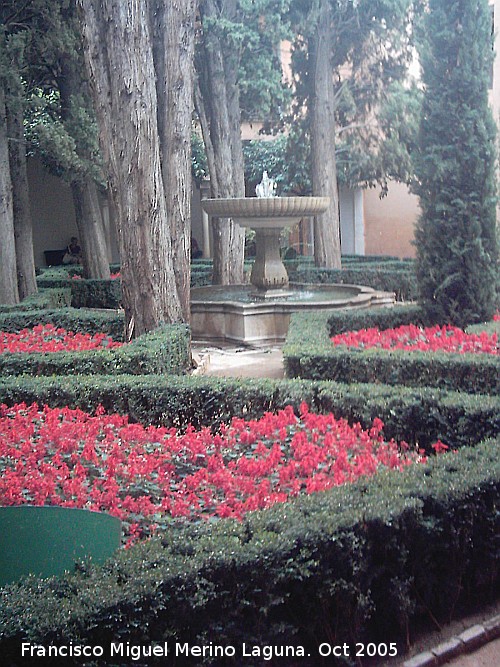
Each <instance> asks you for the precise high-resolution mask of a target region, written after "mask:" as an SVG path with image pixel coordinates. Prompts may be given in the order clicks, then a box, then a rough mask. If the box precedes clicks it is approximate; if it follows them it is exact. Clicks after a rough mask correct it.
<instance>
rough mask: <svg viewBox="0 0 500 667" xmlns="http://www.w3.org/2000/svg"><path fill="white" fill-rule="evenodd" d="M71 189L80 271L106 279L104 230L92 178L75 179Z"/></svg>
mask: <svg viewBox="0 0 500 667" xmlns="http://www.w3.org/2000/svg"><path fill="white" fill-rule="evenodd" d="M71 192H72V194H73V204H74V207H75V216H76V226H77V228H78V234H79V237H80V244H81V247H82V256H83V274H84V276H85V277H86V278H96V279H101V280H109V276H110V271H109V259H108V249H107V245H106V234H105V231H104V222H103V219H102V213H101V208H100V206H99V195H98V192H97V186H96V184H95V181H94V179H93V178H91V177H90V176H87V177H84V178H82V179H75V180H74V181H73V182H72V183H71Z"/></svg>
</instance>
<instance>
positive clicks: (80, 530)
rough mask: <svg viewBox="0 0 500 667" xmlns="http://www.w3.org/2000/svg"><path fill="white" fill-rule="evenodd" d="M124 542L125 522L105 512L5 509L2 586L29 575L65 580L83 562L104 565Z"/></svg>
mask: <svg viewBox="0 0 500 667" xmlns="http://www.w3.org/2000/svg"><path fill="white" fill-rule="evenodd" d="M120 542H121V522H120V520H119V519H117V518H116V517H113V516H110V515H109V514H106V513H103V512H91V511H89V510H81V509H75V508H72V507H71V508H70V507H32V506H31V505H22V506H15V507H0V586H4V585H5V584H8V583H11V582H14V581H17V580H18V579H19V578H20V577H22V576H25V575H28V574H35V575H37V576H39V577H50V576H52V575H61V574H63V573H64V572H67V571H71V570H73V569H74V567H75V562H76V561H80V560H82V559H88V558H91V559H92V562H94V563H102V562H103V561H105V560H106V559H107V558H109V557H110V556H112V555H113V553H114V552H115V551H116V550H117V549H118V548H119V547H120Z"/></svg>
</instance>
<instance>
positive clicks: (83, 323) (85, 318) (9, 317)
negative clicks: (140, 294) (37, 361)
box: [0, 308, 125, 340]
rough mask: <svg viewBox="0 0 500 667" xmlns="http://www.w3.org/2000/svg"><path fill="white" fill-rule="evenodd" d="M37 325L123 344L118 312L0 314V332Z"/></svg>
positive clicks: (80, 310)
mask: <svg viewBox="0 0 500 667" xmlns="http://www.w3.org/2000/svg"><path fill="white" fill-rule="evenodd" d="M39 324H53V325H54V326H57V327H61V328H63V329H66V331H73V332H74V333H88V334H90V335H93V334H95V333H106V334H107V335H108V336H111V338H113V340H123V334H124V328H125V323H124V317H123V313H122V312H112V311H97V310H86V309H83V308H60V309H57V310H55V309H47V310H37V311H34V310H28V311H25V310H17V311H15V312H11V313H3V314H2V313H0V331H8V332H10V333H15V332H17V331H21V330H22V329H32V328H33V327H35V326H37V325H39Z"/></svg>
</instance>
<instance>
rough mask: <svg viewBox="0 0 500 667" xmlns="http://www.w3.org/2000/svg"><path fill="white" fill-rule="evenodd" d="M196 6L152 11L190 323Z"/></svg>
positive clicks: (177, 258) (179, 278) (159, 2)
mask: <svg viewBox="0 0 500 667" xmlns="http://www.w3.org/2000/svg"><path fill="white" fill-rule="evenodd" d="M195 5H196V2H195V0H186V1H185V2H184V3H182V4H180V5H179V4H177V3H171V2H167V3H165V2H164V0H155V1H154V2H152V3H151V9H150V16H151V25H152V31H151V33H152V36H153V57H154V63H155V70H156V94H157V99H158V131H159V136H160V147H161V166H162V174H163V186H164V189H165V193H166V195H167V197H168V198H169V201H168V213H169V215H168V223H169V228H170V235H171V237H172V238H173V239H176V243H175V244H174V245H173V246H172V252H173V260H174V271H175V282H176V285H177V291H178V293H179V298H180V301H181V304H182V307H183V313H182V315H183V318H184V320H185V321H186V322H188V321H189V319H190V308H189V304H190V271H191V123H190V122H187V119H190V118H191V114H192V110H193V77H194V71H193V69H194V65H193V58H194V35H195V29H194V17H195ZM172 44H175V45H176V48H172V46H171V45H172ZM174 96H175V97H174ZM169 193H175V194H174V195H173V196H170V194H169Z"/></svg>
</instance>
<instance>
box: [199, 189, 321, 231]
mask: <svg viewBox="0 0 500 667" xmlns="http://www.w3.org/2000/svg"><path fill="white" fill-rule="evenodd" d="M329 202H330V198H329V197H241V198H238V197H235V198H234V199H231V198H229V199H202V201H201V206H202V208H203V210H204V211H205V212H206V213H208V215H213V216H215V217H218V218H232V219H233V220H234V221H235V222H236V223H238V225H240V226H241V227H251V228H252V229H259V228H261V229H262V228H264V229H270V228H279V229H281V228H283V227H288V226H289V225H294V224H296V223H297V222H299V220H301V219H302V218H306V217H310V216H312V215H318V214H319V213H323V211H325V210H326V209H327V207H328V204H329Z"/></svg>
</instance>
